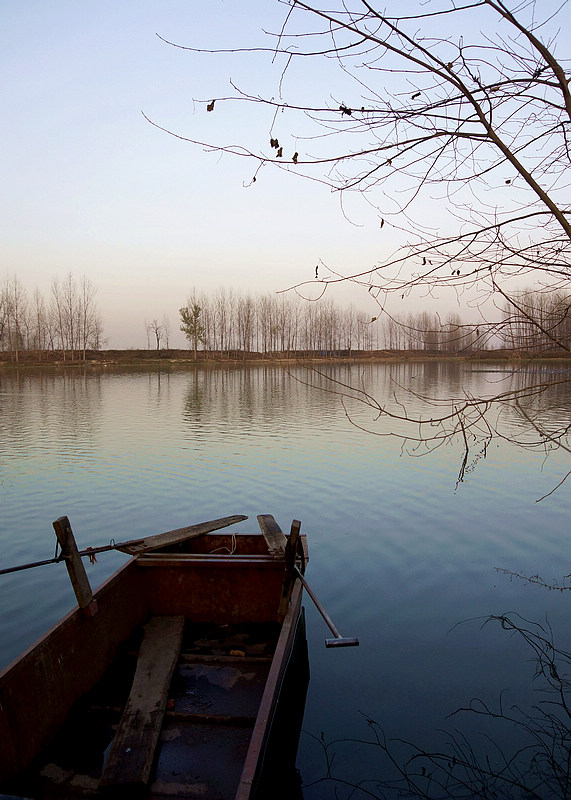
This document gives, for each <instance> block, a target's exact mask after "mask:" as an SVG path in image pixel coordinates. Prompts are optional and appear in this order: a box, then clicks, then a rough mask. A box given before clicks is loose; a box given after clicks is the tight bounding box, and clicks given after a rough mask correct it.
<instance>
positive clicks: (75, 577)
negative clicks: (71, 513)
mask: <svg viewBox="0 0 571 800" xmlns="http://www.w3.org/2000/svg"><path fill="white" fill-rule="evenodd" d="M53 527H54V531H55V533H56V536H57V538H58V542H59V544H60V547H61V552H62V554H63V557H64V560H65V565H66V567H67V571H68V573H69V577H70V579H71V585H72V586H73V591H74V592H75V596H76V598H77V603H78V605H79V607H80V608H82V609H83V610H84V612H85V613H90V615H91V616H93V615H94V614H96V613H97V603H94V600H93V593H92V591H91V586H90V585H89V579H88V577H87V573H86V571H85V567H84V566H83V561H82V560H81V556H80V555H79V551H78V549H77V544H76V541H75V536H74V535H73V531H72V529H71V524H70V522H69V519H68V518H67V517H59V519H56V521H55V522H54V523H53Z"/></svg>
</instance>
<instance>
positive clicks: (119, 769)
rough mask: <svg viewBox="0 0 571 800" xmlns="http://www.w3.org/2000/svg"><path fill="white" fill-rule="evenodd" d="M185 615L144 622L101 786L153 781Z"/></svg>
mask: <svg viewBox="0 0 571 800" xmlns="http://www.w3.org/2000/svg"><path fill="white" fill-rule="evenodd" d="M183 632H184V617H182V616H177V617H152V618H151V620H150V622H149V623H148V624H147V625H146V626H145V634H144V637H143V642H142V644H141V648H140V651H139V659H138V662H137V669H136V671H135V676H134V678H133V685H132V688H131V693H130V695H129V699H128V700H127V704H126V706H125V709H124V711H123V715H122V717H121V721H120V723H119V726H118V729H117V733H116V734H115V738H114V739H113V743H112V744H111V748H110V751H109V755H108V757H107V761H106V763H105V767H104V769H103V773H102V776H101V780H100V782H99V785H100V787H102V788H103V787H119V786H123V787H127V786H137V785H138V786H144V785H146V784H147V783H148V781H149V778H150V775H151V770H152V767H153V761H154V756H155V750H156V747H157V744H158V741H159V736H160V732H161V727H162V724H163V718H164V715H165V710H166V704H167V695H168V690H169V686H170V682H171V678H172V674H173V672H174V669H175V666H176V663H177V660H178V656H179V653H180V649H181V645H182V636H183Z"/></svg>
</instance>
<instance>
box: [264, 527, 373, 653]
mask: <svg viewBox="0 0 571 800" xmlns="http://www.w3.org/2000/svg"><path fill="white" fill-rule="evenodd" d="M258 524H259V526H260V529H261V531H262V533H263V534H264V538H265V540H266V543H267V545H268V550H269V551H270V554H271V555H272V556H273V557H274V558H284V557H285V559H286V577H285V580H284V585H283V587H282V597H281V600H280V608H279V613H280V615H281V616H283V614H284V613H285V608H286V607H287V602H288V601H289V595H290V594H291V575H295V577H297V578H299V580H300V581H301V583H302V584H303V587H304V589H306V591H307V593H308V595H309V596H310V597H311V599H312V600H313V603H314V605H315V607H316V609H317V610H318V611H319V613H320V614H321V616H322V617H323V619H324V620H325V622H326V624H327V626H328V628H329V630H330V631H331V633H332V634H333V636H334V637H335V638H334V639H326V640H325V646H326V647H357V646H358V645H359V640H358V639H357V638H356V637H354V636H352V637H348V636H341V634H340V633H339V631H338V630H337V628H336V627H335V625H334V624H333V622H332V620H331V617H330V616H329V614H328V613H327V611H326V610H325V609H324V608H323V606H322V605H321V603H320V602H319V600H318V599H317V596H316V595H315V593H314V592H313V590H312V588H311V586H310V585H309V584H308V582H307V581H306V580H305V578H304V577H303V575H302V573H301V571H300V569H299V567H298V566H297V565H296V563H295V553H296V547H297V539H298V536H299V528H300V526H301V522H299V521H298V520H295V519H294V521H293V523H292V529H291V534H290V537H291V538H292V545H293V546H292V547H291V548H290V549H289V552H288V546H287V545H288V537H287V536H286V535H285V533H284V532H283V531H282V529H281V528H280V526H279V525H278V523H277V522H276V521H275V519H274V518H273V516H272V515H271V514H259V515H258ZM288 556H289V557H288Z"/></svg>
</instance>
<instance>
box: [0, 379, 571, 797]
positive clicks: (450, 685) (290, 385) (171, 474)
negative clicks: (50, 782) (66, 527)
mask: <svg viewBox="0 0 571 800" xmlns="http://www.w3.org/2000/svg"><path fill="white" fill-rule="evenodd" d="M544 369H545V371H546V372H555V373H558V374H560V375H561V377H566V376H567V377H568V373H566V372H565V369H564V368H562V367H557V366H555V367H553V366H546V367H545V368H544ZM325 371H326V372H327V375H328V376H329V377H332V378H334V379H335V380H337V381H341V382H343V383H351V382H352V383H354V384H356V385H364V386H366V388H367V390H368V392H370V394H371V395H373V396H375V397H376V398H377V399H378V400H380V401H381V402H383V403H384V402H393V403H394V392H395V391H397V392H398V394H399V396H401V397H402V396H404V395H403V392H406V390H407V389H408V388H411V387H412V389H413V390H414V392H415V393H423V394H429V395H431V396H435V397H436V396H439V397H446V396H447V393H449V392H452V393H453V394H454V395H456V396H458V395H461V394H462V393H463V392H466V393H468V394H470V395H478V394H490V393H491V392H495V391H497V390H499V389H502V388H506V389H507V388H513V386H514V385H521V384H522V382H525V381H530V382H535V381H536V380H537V377H538V376H537V373H534V374H525V373H523V374H520V375H518V376H513V375H512V374H511V373H510V371H509V369H508V368H506V367H505V366H501V365H497V366H494V365H491V366H486V367H485V368H479V367H476V365H469V364H466V365H463V366H462V365H457V364H446V363H427V364H413V365H379V366H367V367H363V366H353V367H344V366H338V367H333V366H331V367H327V368H326V370H325ZM308 382H309V383H313V384H317V385H321V386H322V387H323V389H326V390H328V391H320V390H318V389H316V388H314V387H311V386H308V385H307V383H308ZM398 387H402V388H398ZM331 389H332V384H331V383H330V382H329V381H327V380H326V379H325V378H320V377H319V376H318V375H316V374H314V373H310V372H308V371H306V370H305V369H303V368H302V367H293V368H292V370H291V371H290V372H289V373H288V372H286V371H284V370H282V369H280V368H275V367H264V366H260V367H256V368H244V369H240V368H234V369H200V370H177V369H175V368H174V367H173V368H172V369H171V370H170V371H169V370H168V369H164V368H163V369H162V370H161V371H159V370H154V369H153V370H145V371H141V370H131V371H127V370H122V371H110V372H108V373H105V372H97V373H90V372H88V373H84V372H83V371H82V370H75V371H72V370H70V371H67V372H56V371H30V370H28V371H24V370H22V371H20V372H14V373H0V443H1V450H0V506H1V522H0V545H1V550H0V552H1V557H0V558H1V562H2V566H11V565H13V564H18V563H23V562H27V561H30V560H36V559H43V558H50V557H51V556H52V555H53V552H54V547H55V537H54V534H53V529H52V526H51V523H52V521H53V520H55V519H56V518H57V517H59V516H62V515H64V514H65V515H67V516H69V518H70V520H71V523H72V526H73V528H74V531H75V534H76V538H77V540H78V543H79V545H80V546H81V547H86V546H94V547H95V546H98V545H103V544H106V543H108V542H109V540H110V539H111V538H114V539H115V540H124V539H128V538H131V537H140V536H143V535H147V534H152V533H158V532H161V531H164V530H169V529H172V528H177V527H181V526H184V525H188V524H190V523H193V522H199V521H203V520H206V519H212V518H214V517H220V516H226V515H229V514H247V515H248V516H249V517H250V519H249V520H248V521H247V522H245V523H242V525H241V527H240V529H241V530H246V529H247V528H248V526H250V527H251V529H252V530H257V523H256V515H257V514H260V513H271V514H273V515H274V516H275V517H276V519H277V520H278V522H279V523H280V525H281V526H282V528H283V529H284V530H289V525H290V523H291V520H292V519H294V518H296V519H300V520H301V521H302V532H304V533H306V534H307V536H308V539H309V549H310V559H311V560H310V564H309V566H308V571H307V577H308V580H309V581H310V582H311V584H312V586H313V588H314V590H315V592H316V593H317V594H318V595H319V597H320V599H321V601H322V602H323V604H324V605H325V607H326V608H327V610H328V612H329V614H330V615H331V617H332V618H333V619H334V621H335V623H336V625H337V626H338V628H339V629H340V630H341V632H342V633H343V634H344V635H346V636H358V637H359V639H360V642H361V644H360V647H359V648H350V649H349V648H347V649H336V650H326V649H325V647H324V638H325V637H326V636H328V635H329V632H328V630H327V629H326V628H325V625H324V623H323V622H322V620H321V618H320V617H319V616H318V615H317V613H316V612H315V610H314V608H313V607H312V606H311V603H310V601H309V599H306V603H305V606H306V612H307V620H308V642H309V649H310V666H311V682H310V686H309V693H308V699H307V706H306V714H305V720H304V726H303V729H304V732H303V733H302V737H301V742H300V751H299V758H298V765H299V769H300V771H301V775H302V779H303V782H304V784H305V787H304V797H305V798H306V800H317V799H318V798H329V797H333V796H334V789H333V787H332V786H331V784H328V783H322V782H319V778H320V777H322V776H323V774H324V762H323V759H322V756H321V748H320V745H319V744H318V743H317V742H316V741H315V739H314V737H317V738H319V737H320V736H321V734H322V733H323V734H324V736H325V738H326V739H327V740H330V739H337V738H360V739H364V738H367V737H368V736H369V733H368V729H367V724H366V718H372V719H374V720H376V721H377V722H378V723H379V724H380V725H382V727H383V729H384V731H385V733H386V735H387V736H388V737H395V738H396V737H402V738H405V739H408V740H413V741H415V742H416V743H418V744H419V745H420V746H426V747H431V746H433V745H434V743H435V742H436V741H437V739H438V736H439V734H437V733H436V731H437V730H438V729H441V728H444V727H446V726H452V728H461V729H462V730H465V731H467V733H468V734H469V735H474V736H478V727H477V720H476V721H474V720H473V719H468V720H467V721H465V723H462V724H461V723H460V720H459V719H457V718H454V719H453V720H452V721H450V720H448V721H447V720H446V719H445V718H446V716H447V715H448V714H449V713H450V712H452V711H454V710H455V709H456V708H457V707H459V706H462V705H466V704H467V703H469V701H470V700H471V698H474V697H481V698H483V699H485V700H487V701H488V702H490V703H491V704H493V703H495V702H496V701H497V699H498V697H499V694H500V692H502V690H505V694H504V703H508V704H511V703H512V702H522V703H530V702H536V698H535V696H534V689H533V682H532V678H533V674H534V664H533V662H532V661H530V660H529V659H530V655H531V654H530V653H529V652H528V651H526V649H525V648H524V646H523V645H522V643H521V642H520V641H519V640H518V639H517V637H514V636H510V634H509V633H507V632H506V631H503V630H501V627H500V626H499V625H495V626H493V625H487V626H484V627H482V619H483V618H485V617H486V615H490V614H501V613H505V612H516V613H519V614H521V615H522V616H523V617H525V618H527V619H531V620H536V621H539V622H544V621H545V619H546V616H547V618H548V620H549V622H550V624H551V625H552V627H553V631H554V635H555V639H556V641H557V643H558V644H559V645H560V646H561V647H569V631H570V629H571V593H567V592H563V593H560V592H548V591H546V590H544V589H541V588H539V587H537V586H534V585H530V584H528V583H524V582H522V581H519V580H514V579H511V580H510V578H509V577H507V576H506V575H504V574H502V573H499V572H497V571H496V569H495V568H496V567H498V568H503V569H506V570H512V571H519V570H521V571H522V572H524V573H526V574H529V575H532V574H536V573H539V574H540V575H541V576H542V577H543V578H545V579H547V580H550V579H556V580H561V578H562V577H563V575H566V574H568V573H569V572H570V569H569V558H568V554H569V541H568V540H569V529H570V526H569V499H570V493H571V479H570V480H569V481H567V483H565V484H563V485H562V486H561V488H560V489H559V490H558V491H557V492H555V493H554V494H553V495H551V496H550V497H549V498H547V499H545V500H542V501H541V502H539V503H537V502H535V501H536V500H537V499H538V498H540V497H542V496H543V495H545V494H547V493H548V492H550V491H551V490H552V489H553V487H554V486H555V485H556V484H557V483H558V482H559V481H560V480H561V478H562V477H563V476H564V475H565V473H566V472H567V470H568V468H569V467H568V463H567V462H566V460H565V458H564V457H563V456H562V455H560V454H554V455H552V456H550V457H549V458H548V459H545V455H544V453H543V452H541V451H537V450H522V449H521V448H516V447H514V446H513V445H511V444H509V442H508V441H505V440H497V441H494V442H493V443H492V444H491V445H490V446H489V447H488V449H487V453H486V457H485V458H483V457H482V458H479V459H477V458H476V459H475V463H474V462H472V461H470V464H471V468H470V469H469V470H468V472H467V474H466V476H465V480H464V482H463V483H461V484H460V485H458V486H456V481H457V477H458V469H459V466H460V463H461V459H462V452H463V448H462V444H461V442H456V443H455V444H453V445H446V446H443V447H441V448H439V449H438V450H437V451H436V452H435V453H433V454H432V455H426V456H423V457H418V452H416V453H415V454H413V455H411V454H409V453H408V452H407V451H403V448H402V445H401V443H400V441H399V440H398V439H396V438H394V437H391V436H389V437H379V436H376V435H373V434H371V433H367V432H365V431H363V430H360V429H359V428H358V427H356V426H355V425H352V424H351V422H350V421H349V419H348V417H347V415H346V411H345V408H347V409H348V411H349V412H350V413H351V415H352V416H353V418H354V421H356V422H357V423H358V424H359V425H363V426H369V427H370V428H371V430H373V431H376V432H380V429H379V427H378V423H375V421H374V413H373V412H372V411H371V410H370V409H367V408H364V407H360V406H359V405H358V404H356V403H355V402H352V401H348V402H347V403H346V406H345V407H344V405H343V404H342V402H341V399H340V397H339V396H338V395H337V394H336V393H334V392H331V391H329V390H331ZM408 402H409V403H410V404H412V406H413V407H414V404H415V400H414V397H413V396H410V397H408ZM538 402H543V403H544V404H545V407H546V409H547V407H548V406H549V407H550V410H549V411H547V410H546V412H545V413H546V415H548V416H549V415H550V416H551V418H552V419H553V420H557V419H559V418H562V419H567V421H569V416H570V408H571V390H570V388H569V386H568V385H567V388H565V387H560V388H559V389H558V390H557V392H553V393H552V394H551V395H550V396H549V397H548V398H547V397H544V398H543V399H542V400H540V401H538ZM413 410H414V408H413ZM565 415H566V416H565ZM500 426H501V429H502V430H503V431H504V432H506V433H509V432H517V431H518V422H517V419H516V417H515V416H514V415H513V414H512V413H511V412H510V411H509V409H508V410H506V412H505V414H504V416H503V418H502V420H501V421H500ZM384 430H385V432H386V431H387V429H384ZM388 430H389V431H390V430H393V431H395V432H398V425H397V424H396V423H393V427H392V429H391V428H389V429H388ZM474 455H476V453H474ZM124 559H125V557H124V556H122V555H120V554H117V553H109V554H103V555H101V556H100V557H99V560H98V562H97V564H95V565H93V566H88V574H89V577H90V580H91V582H92V585H94V586H97V585H98V584H99V583H101V582H102V581H103V580H104V579H105V578H106V577H107V576H108V575H109V574H110V573H111V572H112V571H113V570H114V569H116V568H117V566H118V565H119V564H120V563H122V562H123V561H124ZM73 604H74V598H73V594H72V590H71V588H70V585H69V583H68V578H67V573H66V570H65V569H64V567H63V566H62V565H51V566H46V567H41V568H38V569H34V570H30V571H27V572H21V573H16V574H12V575H8V576H3V577H0V642H1V653H0V659H1V664H0V666H5V665H6V664H7V663H8V662H9V661H10V660H11V659H12V658H14V657H15V656H17V655H18V654H19V652H20V651H21V650H22V649H23V648H24V647H25V646H27V645H28V644H30V643H31V642H33V641H34V640H35V639H36V638H37V637H38V636H39V635H40V634H41V633H42V632H43V631H44V630H45V629H46V628H47V627H48V626H49V625H51V624H53V623H54V622H56V621H57V620H58V619H59V618H60V616H62V615H63V614H64V613H65V612H66V611H67V610H68V609H69V608H70V607H71V606H72V605H73ZM459 623H463V624H459ZM377 755H378V754H377V753H376V752H375V748H370V747H367V746H352V745H351V746H350V745H346V746H341V747H340V748H339V753H338V755H337V758H336V762H335V763H336V769H337V770H338V771H339V773H340V774H341V775H343V777H345V778H346V779H348V780H351V779H356V778H359V779H362V778H375V777H381V776H379V774H378V770H380V769H382V767H381V766H380V765H379V763H378V762H377ZM316 781H317V782H316ZM341 796H345V795H343V794H341Z"/></svg>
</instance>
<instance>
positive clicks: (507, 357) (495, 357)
mask: <svg viewBox="0 0 571 800" xmlns="http://www.w3.org/2000/svg"><path fill="white" fill-rule="evenodd" d="M197 355H198V357H197V358H196V359H195V358H194V353H193V352H192V351H189V350H178V349H177V350H174V349H173V350H167V349H164V350H158V351H157V350H134V349H130V350H98V351H95V350H89V351H86V353H85V357H84V355H83V353H77V352H76V353H74V354H73V356H72V354H71V353H69V352H67V353H65V354H63V353H62V351H61V350H58V351H52V350H50V351H43V352H38V351H22V352H19V353H18V354H17V355H16V354H15V353H13V352H12V353H9V352H0V370H2V371H12V370H19V369H37V368H56V369H77V368H81V367H83V368H86V369H87V368H88V369H90V370H94V371H95V370H98V369H101V370H107V369H108V368H109V367H111V368H117V367H168V368H171V369H173V368H174V369H176V368H192V367H194V368H196V367H246V366H247V367H252V366H276V367H284V366H286V367H287V366H294V365H301V366H304V365H305V366H315V365H321V366H323V365H332V364H344V365H352V364H386V363H407V362H410V363H412V362H414V363H418V362H436V361H448V362H458V363H468V362H471V363H482V362H484V363H491V362H501V363H509V364H513V365H514V366H518V367H521V366H524V365H525V364H526V363H530V362H537V361H557V362H560V361H563V362H568V361H570V360H571V355H570V354H569V353H567V352H561V351H553V352H538V353H533V352H529V351H518V350H499V349H498V350H479V351H474V352H458V353H446V352H439V351H426V350H370V351H343V350H340V351H329V352H326V351H321V352H319V353H318V352H307V351H297V352H289V353H242V352H240V351H230V352H229V353H224V354H221V353H219V352H217V353H213V352H209V351H199V352H198V354H197Z"/></svg>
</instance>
